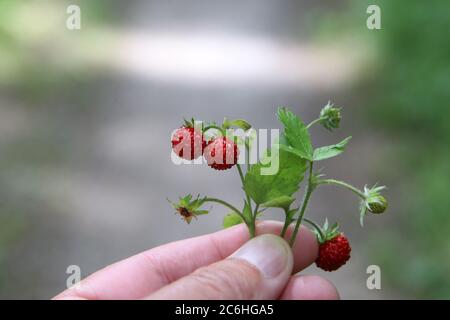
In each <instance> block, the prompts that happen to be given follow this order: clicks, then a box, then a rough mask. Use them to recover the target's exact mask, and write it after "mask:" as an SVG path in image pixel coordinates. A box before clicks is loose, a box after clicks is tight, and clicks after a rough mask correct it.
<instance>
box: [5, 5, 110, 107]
mask: <svg viewBox="0 0 450 320" xmlns="http://www.w3.org/2000/svg"><path fill="white" fill-rule="evenodd" d="M115 2H116V1H107V0H96V1H89V0H77V1H67V0H48V1H40V0H28V1H16V0H2V1H0V70H1V72H0V90H2V91H4V92H5V90H7V91H8V93H16V94H17V95H18V96H20V97H21V98H22V99H24V100H25V99H27V100H28V101H36V99H41V98H45V97H47V96H48V95H52V94H53V93H54V90H55V87H56V88H58V89H60V90H64V89H67V88H70V86H71V85H72V86H73V85H78V84H79V83H82V82H83V81H85V80H86V79H89V76H91V75H92V74H93V72H92V71H93V70H94V69H95V68H92V61H94V63H95V62H97V61H98V56H99V55H101V54H104V51H103V50H101V46H105V43H101V44H98V45H97V46H95V43H98V40H93V39H92V38H93V36H92V35H94V36H95V35H97V34H96V32H97V33H98V32H102V30H100V31H99V27H100V28H102V27H103V28H104V29H107V28H106V26H107V24H108V22H109V21H110V20H116V18H117V17H115V16H114V14H113V10H111V9H112V8H113V7H114V6H113V4H114V3H115ZM70 4H78V5H80V7H81V8H82V20H81V21H82V28H83V32H77V31H74V32H70V31H68V30H67V28H66V19H67V17H68V15H67V13H66V8H67V6H68V5H70ZM104 38H106V40H104V41H108V40H109V38H108V37H107V36H105V37H104ZM106 47H107V46H106ZM96 59H97V60H96ZM87 66H88V67H87Z"/></svg>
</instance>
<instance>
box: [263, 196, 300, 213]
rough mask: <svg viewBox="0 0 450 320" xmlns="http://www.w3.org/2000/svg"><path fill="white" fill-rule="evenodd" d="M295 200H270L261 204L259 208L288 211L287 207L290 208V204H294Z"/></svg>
mask: <svg viewBox="0 0 450 320" xmlns="http://www.w3.org/2000/svg"><path fill="white" fill-rule="evenodd" d="M294 201H295V199H294V198H292V197H290V196H281V197H278V198H275V199H272V200H269V201H267V202H264V203H263V204H261V207H263V208H281V209H285V210H289V207H290V206H291V204H292V202H294Z"/></svg>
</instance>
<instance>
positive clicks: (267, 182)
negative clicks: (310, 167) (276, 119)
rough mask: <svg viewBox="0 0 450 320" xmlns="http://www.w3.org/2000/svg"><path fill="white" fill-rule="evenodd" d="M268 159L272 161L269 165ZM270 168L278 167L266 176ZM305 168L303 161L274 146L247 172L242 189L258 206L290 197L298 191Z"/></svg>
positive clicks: (304, 161)
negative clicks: (282, 197) (283, 197)
mask: <svg viewBox="0 0 450 320" xmlns="http://www.w3.org/2000/svg"><path fill="white" fill-rule="evenodd" d="M276 155H278V157H276ZM271 157H272V158H271ZM268 159H272V163H269V162H268ZM271 166H272V168H273V167H276V166H278V170H276V172H274V173H273V174H267V172H270V170H269V168H270V167H271ZM306 167H307V166H306V160H305V159H303V158H300V157H298V156H296V155H294V154H292V153H289V152H286V151H283V150H279V149H278V148H277V147H276V146H274V148H272V152H271V153H269V154H267V155H266V157H264V158H263V159H261V161H260V162H259V163H257V164H255V165H253V166H252V167H251V169H250V171H248V172H247V174H246V176H245V182H244V189H245V191H246V192H247V193H248V194H249V195H250V197H251V198H252V199H253V200H254V201H255V203H256V204H258V205H261V204H263V203H267V202H269V201H272V200H275V199H277V198H279V197H281V196H289V197H290V196H292V195H293V194H294V193H295V192H297V191H298V189H299V184H300V182H301V181H302V180H303V177H304V175H305V171H306Z"/></svg>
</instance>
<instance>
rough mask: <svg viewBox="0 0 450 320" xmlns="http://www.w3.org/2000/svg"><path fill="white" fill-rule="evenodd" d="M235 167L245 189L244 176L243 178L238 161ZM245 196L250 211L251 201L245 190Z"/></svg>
mask: <svg viewBox="0 0 450 320" xmlns="http://www.w3.org/2000/svg"><path fill="white" fill-rule="evenodd" d="M236 168H237V169H238V172H239V177H240V178H241V182H242V188H243V189H244V191H245V188H244V183H245V178H244V174H243V173H242V167H241V165H240V164H239V163H237V164H236ZM245 197H246V198H247V203H248V206H249V207H250V211H252V202H251V200H250V196H249V195H248V193H247V192H246V191H245Z"/></svg>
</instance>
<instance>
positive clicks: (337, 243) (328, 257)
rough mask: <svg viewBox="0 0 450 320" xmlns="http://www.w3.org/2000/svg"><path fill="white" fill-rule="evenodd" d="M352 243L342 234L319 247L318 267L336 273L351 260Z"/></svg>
mask: <svg viewBox="0 0 450 320" xmlns="http://www.w3.org/2000/svg"><path fill="white" fill-rule="evenodd" d="M351 250H352V249H351V247H350V243H349V242H348V240H347V238H346V237H345V236H344V235H343V234H342V233H341V234H339V235H337V236H336V237H334V238H333V239H331V240H327V241H325V242H324V243H322V244H320V246H319V256H318V257H317V260H316V265H317V266H318V267H319V268H321V269H323V270H325V271H335V270H337V269H339V268H340V267H342V266H343V265H344V264H346V263H347V261H348V260H349V259H350V252H351Z"/></svg>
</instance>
